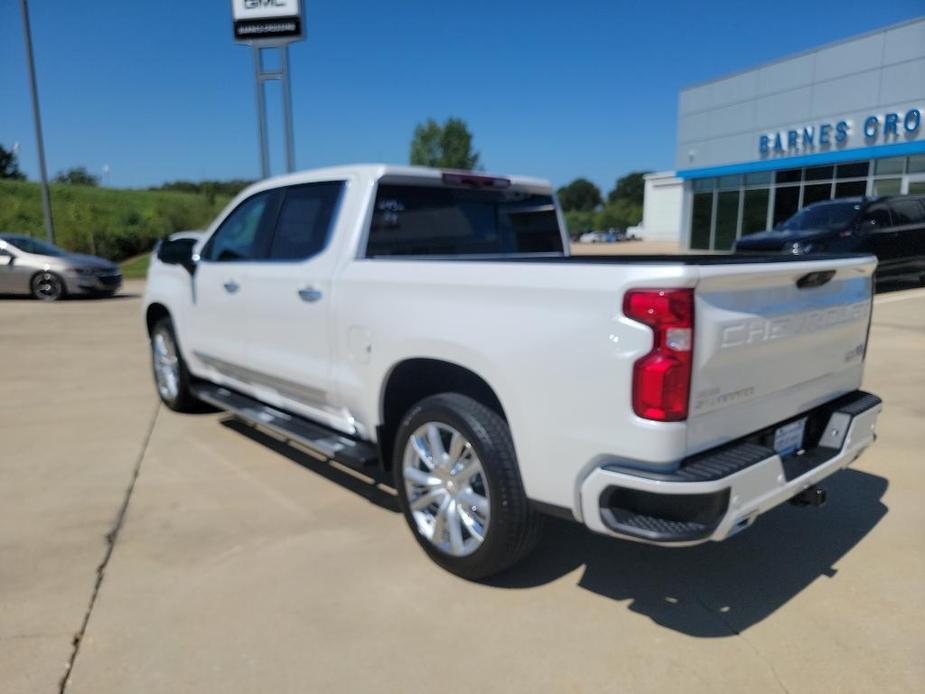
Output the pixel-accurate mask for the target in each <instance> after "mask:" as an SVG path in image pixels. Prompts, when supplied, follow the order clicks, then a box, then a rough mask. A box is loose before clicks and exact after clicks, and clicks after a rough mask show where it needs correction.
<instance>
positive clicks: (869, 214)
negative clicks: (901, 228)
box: [862, 205, 893, 229]
mask: <svg viewBox="0 0 925 694" xmlns="http://www.w3.org/2000/svg"><path fill="white" fill-rule="evenodd" d="M862 223H863V224H865V225H870V226H872V227H873V228H874V229H884V228H886V227H889V226H893V220H892V219H891V218H890V211H889V210H888V209H887V207H886V205H871V206H870V207H869V208H867V211H866V212H865V213H864V218H863V220H862Z"/></svg>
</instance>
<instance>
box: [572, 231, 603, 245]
mask: <svg viewBox="0 0 925 694" xmlns="http://www.w3.org/2000/svg"><path fill="white" fill-rule="evenodd" d="M605 236H606V235H605V234H604V232H603V231H586V232H585V233H583V234H582V235H581V236H579V237H578V243H603V242H604V241H605V240H606V238H605Z"/></svg>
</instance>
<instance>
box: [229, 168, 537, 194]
mask: <svg viewBox="0 0 925 694" xmlns="http://www.w3.org/2000/svg"><path fill="white" fill-rule="evenodd" d="M447 171H457V170H455V169H435V168H430V167H427V166H403V165H399V164H347V165H343V166H329V167H325V168H320V169H306V170H304V171H296V172H295V173H291V174H284V175H282V176H272V177H270V178H266V179H264V180H262V181H258V182H257V183H254V184H253V185H251V186H249V187H248V188H247V189H246V190H245V191H244V192H245V193H247V194H251V193H254V192H256V191H258V190H266V189H269V188H278V187H280V186H291V185H298V184H300V183H312V182H315V181H322V180H330V179H336V178H344V177H348V176H350V177H354V176H358V177H361V178H368V179H371V180H379V179H380V178H383V177H385V176H398V177H406V178H417V179H434V180H439V179H440V178H441V177H442V176H443V174H444V173H446V172H447ZM472 173H473V174H474V175H477V176H492V177H497V178H506V179H508V180H510V182H511V185H513V186H517V187H524V188H533V189H542V190H544V191H547V192H552V184H551V183H550V182H549V181H547V180H545V179H542V178H533V177H530V176H510V175H507V174H496V173H489V172H486V171H474V172H472Z"/></svg>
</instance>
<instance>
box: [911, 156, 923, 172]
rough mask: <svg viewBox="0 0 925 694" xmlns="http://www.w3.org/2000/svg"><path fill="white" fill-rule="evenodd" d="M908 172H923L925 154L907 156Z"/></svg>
mask: <svg viewBox="0 0 925 694" xmlns="http://www.w3.org/2000/svg"><path fill="white" fill-rule="evenodd" d="M909 173H925V154H913V155H912V156H911V157H909Z"/></svg>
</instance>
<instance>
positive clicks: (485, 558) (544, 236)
mask: <svg viewBox="0 0 925 694" xmlns="http://www.w3.org/2000/svg"><path fill="white" fill-rule="evenodd" d="M560 218H561V215H560V214H559V210H558V208H557V205H556V201H555V197H554V194H553V189H552V186H551V185H550V183H549V182H548V181H545V180H540V179H535V178H527V177H516V176H492V175H488V174H484V173H481V172H480V173H472V172H459V171H439V170H435V169H426V168H420V167H405V166H389V165H358V166H344V167H337V168H330V169H319V170H315V171H305V172H300V173H296V174H292V175H289V176H283V177H278V178H272V179H267V180H265V181H261V182H259V183H257V184H255V185H253V186H251V187H249V188H248V189H246V190H245V191H243V192H242V193H241V194H240V195H238V196H237V197H236V198H235V199H234V200H233V201H232V202H231V203H230V204H229V205H228V206H227V207H226V209H225V210H224V211H223V212H222V213H221V214H220V215H219V217H218V218H217V219H216V220H215V222H214V223H213V224H212V225H211V227H210V228H209V230H208V232H207V234H206V235H205V236H204V237H203V238H202V239H201V240H200V241H198V242H196V243H195V244H194V245H193V246H192V247H190V244H189V242H188V241H189V240H188V239H176V240H170V241H165V242H164V243H163V244H161V247H160V248H159V249H158V253H157V254H155V256H154V257H153V258H152V261H151V265H150V268H149V272H148V282H147V285H146V289H145V299H144V319H145V324H146V327H147V330H148V335H149V336H150V349H151V357H152V367H153V375H154V382H155V385H156V388H157V392H158V393H159V395H160V397H161V400H162V401H163V402H164V403H165V405H166V406H167V407H169V408H171V409H174V410H177V411H191V410H193V409H195V408H196V407H197V404H198V402H199V401H204V402H207V403H210V404H211V405H214V406H216V407H219V408H222V409H224V410H227V411H229V412H232V413H234V414H235V415H237V416H238V417H240V418H242V419H244V420H245V421H247V422H250V423H251V424H252V425H254V426H259V427H263V428H265V429H269V430H270V431H272V432H273V433H274V434H275V435H276V436H277V437H280V438H282V439H284V440H288V441H293V442H297V443H298V444H299V445H300V447H301V448H307V449H309V450H311V451H312V452H313V453H314V454H315V455H316V456H317V457H320V458H326V459H330V460H333V461H336V462H337V463H339V464H340V466H342V467H343V466H347V467H350V468H355V469H358V470H360V471H362V473H363V475H364V476H365V477H367V478H372V479H374V480H378V481H381V482H387V483H389V484H391V485H392V486H394V488H395V489H396V492H397V495H398V502H399V504H400V506H401V508H402V511H403V513H404V517H405V520H406V521H407V523H408V526H409V527H410V529H411V532H412V533H413V535H414V537H415V538H416V540H417V541H418V543H419V544H420V545H421V546H422V547H423V549H424V550H425V551H426V552H427V554H428V555H429V556H430V557H431V558H432V559H433V560H434V561H436V562H437V563H438V564H440V565H441V566H443V567H444V568H446V569H447V570H449V571H452V572H454V573H456V574H458V575H460V576H465V577H467V578H484V577H486V576H489V575H491V574H493V573H497V572H499V571H501V570H503V569H505V568H507V567H509V566H511V565H512V564H514V563H515V562H517V561H518V560H519V559H520V558H522V557H523V556H524V555H525V554H526V553H527V552H528V551H529V550H530V549H531V548H532V547H533V546H534V544H535V543H536V540H537V537H538V534H539V531H540V526H541V522H542V516H543V515H544V514H553V515H557V516H561V517H564V518H569V519H572V520H574V521H579V522H581V523H583V524H584V525H585V526H587V527H588V528H589V529H591V530H593V531H596V532H599V533H603V534H605V535H609V536H611V537H618V538H624V539H631V540H635V541H639V542H649V543H656V544H665V545H674V546H678V545H687V544H695V543H699V542H707V541H710V540H724V539H726V538H728V537H730V536H732V535H734V534H736V533H738V532H740V531H742V530H744V529H745V528H747V527H749V526H750V525H751V524H752V523H753V522H754V521H755V519H756V518H757V517H758V516H759V515H760V514H762V513H764V512H765V511H767V510H769V509H771V508H773V507H775V506H777V505H778V504H781V503H784V502H785V501H787V500H790V499H794V498H796V499H798V500H799V501H801V502H803V503H810V504H818V503H819V502H821V500H822V499H823V498H824V494H823V490H821V489H818V488H816V487H815V485H816V483H818V482H820V481H821V480H823V479H825V478H826V477H828V476H829V475H832V474H835V473H836V472H837V471H839V470H841V469H843V468H845V467H846V466H848V465H849V464H850V463H851V462H852V461H854V460H855V459H856V458H857V457H858V456H859V455H860V454H861V452H862V451H863V450H864V449H865V448H866V447H867V446H869V445H870V444H871V443H873V440H874V428H875V424H876V421H877V417H878V414H879V412H880V409H881V406H880V400H879V398H877V397H876V396H874V395H871V394H869V393H865V392H863V391H861V390H860V386H861V381H862V378H863V373H864V355H865V351H866V345H867V332H868V326H869V320H870V312H871V307H872V300H871V291H872V285H873V280H872V274H873V271H874V268H875V266H876V259H875V258H874V257H872V256H869V255H868V256H844V255H842V256H830V255H828V256H827V255H818V256H792V255H783V254H780V253H775V254H771V255H754V256H741V255H738V256H737V255H731V254H723V255H687V256H680V255H646V256H643V255H640V256H634V255H627V254H623V255H605V254H600V255H587V256H577V255H575V256H573V255H570V253H569V244H568V237H567V235H566V233H565V230H564V229H563V228H562V227H561V226H560V223H559V220H560ZM189 450H190V453H189V454H190V455H191V456H195V455H196V452H195V448H194V447H190V449H189ZM859 512H860V513H864V511H863V510H860V511H859ZM787 542H788V540H787V539H782V540H781V548H780V551H781V553H782V554H785V553H786V543H787ZM739 546H740V547H742V545H739ZM782 561H786V559H782Z"/></svg>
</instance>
